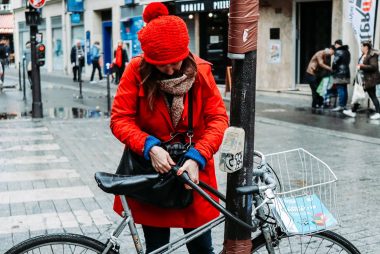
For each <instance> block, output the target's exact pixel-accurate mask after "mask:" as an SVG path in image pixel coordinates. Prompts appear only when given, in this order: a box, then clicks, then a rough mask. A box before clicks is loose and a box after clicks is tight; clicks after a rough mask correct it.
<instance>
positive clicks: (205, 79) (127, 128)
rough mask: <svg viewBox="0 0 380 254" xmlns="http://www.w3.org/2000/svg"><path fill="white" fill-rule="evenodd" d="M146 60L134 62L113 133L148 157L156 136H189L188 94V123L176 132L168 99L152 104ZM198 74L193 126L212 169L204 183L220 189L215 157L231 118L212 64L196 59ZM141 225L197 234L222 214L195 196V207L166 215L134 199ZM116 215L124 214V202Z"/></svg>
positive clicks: (117, 103)
mask: <svg viewBox="0 0 380 254" xmlns="http://www.w3.org/2000/svg"><path fill="white" fill-rule="evenodd" d="M141 59H142V58H141V57H137V58H134V59H132V61H131V62H130V63H129V64H128V66H127V68H126V70H125V72H124V74H123V77H122V79H121V81H120V84H119V87H118V90H117V92H116V96H115V99H114V103H113V106H112V115H111V129H112V132H113V134H114V135H115V137H116V138H118V139H119V140H120V141H121V142H122V143H124V144H125V145H126V147H128V148H130V149H132V151H134V152H135V153H138V154H140V155H141V156H142V154H143V149H144V144H145V140H146V138H147V137H148V136H149V135H152V136H154V137H156V138H158V139H160V140H161V141H166V140H168V139H169V138H170V133H171V132H176V131H182V132H186V130H187V121H188V119H187V118H188V108H187V105H188V104H187V94H186V96H185V100H184V105H185V108H184V111H183V113H182V117H181V119H180V121H179V123H178V125H177V127H176V128H175V129H174V127H173V124H172V121H171V118H170V115H169V110H168V108H167V106H166V104H165V100H164V98H163V97H162V96H159V97H158V98H157V99H156V100H155V103H154V109H153V111H151V110H150V109H149V104H148V101H147V97H146V96H145V92H144V89H143V86H142V85H141V77H140V73H139V66H140V62H141ZM196 62H197V68H198V73H197V76H196V80H195V83H194V85H193V126H194V138H193V141H194V142H195V148H196V149H197V150H198V151H199V152H200V154H201V155H202V156H203V157H204V158H205V159H206V161H207V163H206V167H205V168H204V170H200V172H199V178H200V180H201V181H204V182H206V183H207V184H209V185H211V186H212V187H214V188H216V187H217V183H216V177H215V167H214V160H213V155H214V153H216V152H217V151H218V149H219V146H220V144H221V142H222V139H223V134H224V131H225V129H226V128H227V126H228V117H227V114H226V108H225V106H224V103H223V100H222V97H221V95H220V92H219V90H218V88H217V86H216V84H215V80H214V77H213V76H212V73H211V65H210V63H208V62H206V61H204V60H202V59H200V58H199V57H196ZM128 204H129V206H130V208H131V210H132V215H133V217H134V219H135V222H136V223H138V224H143V225H149V226H156V227H182V228H195V227H199V226H200V225H202V224H204V223H206V222H208V221H210V220H212V219H214V218H216V217H217V216H218V215H219V211H217V210H216V209H215V208H213V207H212V206H211V205H210V204H209V203H207V201H205V200H203V198H202V197H201V196H199V195H198V193H194V202H193V203H192V204H191V205H190V206H188V207H186V208H184V209H162V208H159V207H156V206H152V205H148V204H143V203H140V202H137V201H136V200H133V199H128ZM114 210H115V211H116V212H117V213H119V214H120V213H121V211H122V210H123V208H122V206H121V202H120V199H119V197H118V196H116V197H115V202H114Z"/></svg>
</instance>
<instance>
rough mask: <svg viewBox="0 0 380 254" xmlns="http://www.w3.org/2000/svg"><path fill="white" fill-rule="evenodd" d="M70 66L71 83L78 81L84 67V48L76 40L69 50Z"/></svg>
mask: <svg viewBox="0 0 380 254" xmlns="http://www.w3.org/2000/svg"><path fill="white" fill-rule="evenodd" d="M70 58H71V66H72V67H73V81H74V82H75V81H80V79H81V74H82V73H81V72H82V68H83V67H84V47H83V46H82V43H81V41H80V40H77V41H76V43H75V45H74V46H73V47H72V48H71V54H70Z"/></svg>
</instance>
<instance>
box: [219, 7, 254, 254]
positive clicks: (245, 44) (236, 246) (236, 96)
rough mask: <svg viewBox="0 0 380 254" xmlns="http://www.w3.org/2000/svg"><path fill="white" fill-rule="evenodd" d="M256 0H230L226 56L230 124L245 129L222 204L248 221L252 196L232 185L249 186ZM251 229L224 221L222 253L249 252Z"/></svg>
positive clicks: (251, 159)
mask: <svg viewBox="0 0 380 254" xmlns="http://www.w3.org/2000/svg"><path fill="white" fill-rule="evenodd" d="M258 13H259V0H231V2H230V16H229V24H230V25H229V31H228V38H229V41H228V57H229V58H230V59H231V60H232V89H231V106H230V112H231V117H230V122H231V126H236V127H240V128H243V129H244V131H245V141H244V158H243V168H242V169H240V170H238V171H236V172H234V173H230V174H228V176H227V196H226V197H227V200H226V207H227V209H228V210H229V211H231V212H232V213H234V214H235V215H237V216H238V217H239V218H240V219H242V220H244V221H245V222H246V223H248V224H252V219H251V213H252V196H251V195H247V196H242V195H238V194H237V193H236V187H240V186H246V185H252V178H253V172H252V171H253V167H254V160H253V155H254V133H255V100H256V58H257V53H256V51H257V22H258ZM251 233H252V232H251V231H250V230H248V229H246V228H244V227H242V226H239V225H237V224H236V223H234V222H232V221H230V220H228V219H227V220H226V224H225V234H224V248H223V252H222V253H224V254H233V253H242V254H246V253H247V254H248V253H251V249H252V242H251Z"/></svg>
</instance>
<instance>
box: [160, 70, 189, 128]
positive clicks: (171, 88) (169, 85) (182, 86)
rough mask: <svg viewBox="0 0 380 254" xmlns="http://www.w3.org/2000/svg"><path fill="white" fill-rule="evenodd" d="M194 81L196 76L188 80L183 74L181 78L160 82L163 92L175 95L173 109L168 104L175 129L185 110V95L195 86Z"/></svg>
mask: <svg viewBox="0 0 380 254" xmlns="http://www.w3.org/2000/svg"><path fill="white" fill-rule="evenodd" d="M194 80H195V75H194V76H193V78H188V77H187V76H186V75H185V74H183V75H182V76H181V77H179V78H173V79H166V80H160V81H159V84H160V89H161V91H163V92H165V93H168V94H172V95H173V103H172V106H171V108H170V107H169V103H166V104H167V106H168V108H169V111H170V116H171V118H172V122H173V126H174V128H175V127H176V126H177V124H178V122H179V120H180V119H181V115H182V112H183V109H184V105H183V98H184V95H185V94H186V93H187V92H188V91H189V90H190V88H191V87H192V86H193V83H194Z"/></svg>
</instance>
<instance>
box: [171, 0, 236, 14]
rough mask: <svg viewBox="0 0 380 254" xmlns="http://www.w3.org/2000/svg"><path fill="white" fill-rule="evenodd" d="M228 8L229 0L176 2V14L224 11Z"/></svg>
mask: <svg viewBox="0 0 380 254" xmlns="http://www.w3.org/2000/svg"><path fill="white" fill-rule="evenodd" d="M228 8H230V1H229V0H223V1H218V0H213V1H210V0H204V1H180V2H176V13H177V14H181V13H194V12H207V11H218V10H226V9H228Z"/></svg>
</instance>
